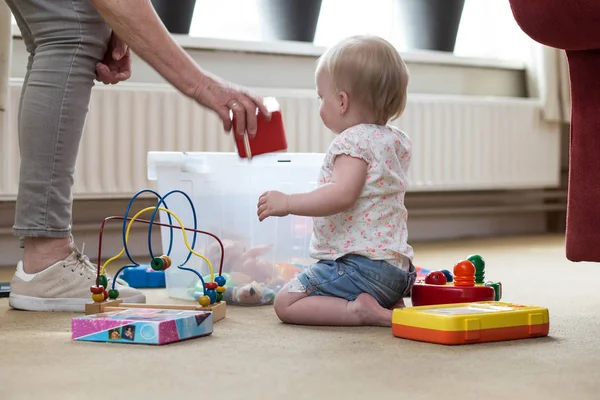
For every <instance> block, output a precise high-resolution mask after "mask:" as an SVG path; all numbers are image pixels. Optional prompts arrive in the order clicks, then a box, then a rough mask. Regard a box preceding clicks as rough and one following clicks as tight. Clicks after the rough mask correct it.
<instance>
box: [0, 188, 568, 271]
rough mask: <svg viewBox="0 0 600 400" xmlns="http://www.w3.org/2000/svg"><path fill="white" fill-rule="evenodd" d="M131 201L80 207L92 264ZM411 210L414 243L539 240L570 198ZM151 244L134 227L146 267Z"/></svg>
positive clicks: (551, 195)
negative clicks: (526, 237) (517, 237)
mask: <svg viewBox="0 0 600 400" xmlns="http://www.w3.org/2000/svg"><path fill="white" fill-rule="evenodd" d="M128 201H129V200H128V199H112V200H76V201H75V203H74V206H73V209H74V222H73V234H74V236H75V240H76V243H77V245H78V246H79V247H80V248H81V247H82V246H83V244H84V243H85V253H86V254H87V255H88V256H89V257H90V259H92V260H93V261H96V259H97V253H98V236H99V230H100V225H101V223H102V221H103V220H104V219H105V218H106V217H108V216H111V215H117V216H121V215H123V213H124V210H125V209H126V207H127V203H128ZM153 205H155V200H154V199H139V200H138V201H137V202H136V205H135V207H134V211H132V212H135V211H137V210H139V209H142V208H145V207H148V206H153ZM406 205H407V208H408V209H409V235H410V236H409V237H410V241H411V242H422V241H434V240H450V239H460V238H473V237H480V238H481V237H493V236H509V235H532V234H533V235H536V234H543V233H547V232H557V231H559V230H560V229H564V224H563V223H562V222H563V220H564V212H565V209H566V194H565V192H564V191H520V192H488V193H428V194H410V193H409V194H408V195H407V197H406ZM131 215H132V214H131ZM0 216H1V217H0V254H2V257H0V267H3V266H7V267H14V265H15V264H16V263H17V262H18V261H19V260H20V259H21V255H22V249H20V248H19V241H18V240H17V238H15V237H14V236H13V235H12V231H11V229H10V227H11V225H12V220H13V218H14V203H9V202H6V203H0ZM557 221H558V222H557ZM134 226H135V225H134ZM147 243H148V241H147V230H146V226H145V225H137V226H135V227H134V228H133V229H132V231H131V238H130V242H129V245H128V248H129V249H130V252H131V255H132V257H134V259H136V258H139V261H140V262H143V261H147V258H148V244H147ZM152 246H153V249H155V252H159V251H161V250H162V246H161V242H160V230H158V229H157V230H156V233H155V234H153V237H152ZM121 248H122V221H111V222H109V223H107V225H106V227H105V231H104V235H103V245H102V249H103V250H102V251H103V256H102V258H103V260H106V257H112V256H114V255H116V254H117V253H118V252H119V251H120V250H121ZM123 258H125V256H123Z"/></svg>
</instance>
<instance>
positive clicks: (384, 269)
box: [297, 254, 417, 308]
mask: <svg viewBox="0 0 600 400" xmlns="http://www.w3.org/2000/svg"><path fill="white" fill-rule="evenodd" d="M416 277H417V272H416V269H415V267H414V265H413V264H412V263H410V270H409V272H406V271H404V270H402V269H400V268H398V267H395V266H393V265H391V264H388V263H387V262H385V261H377V260H371V259H369V258H367V257H363V256H359V255H356V254H350V255H346V256H344V257H341V258H339V259H337V260H335V261H330V260H322V261H319V262H317V263H315V264H312V265H310V266H308V267H306V268H305V269H304V271H303V272H302V273H300V274H299V275H298V277H297V279H298V281H299V282H300V283H301V284H302V285H303V286H304V289H305V290H306V293H307V294H308V295H309V296H315V295H316V296H333V297H341V298H343V299H346V300H348V301H353V300H355V299H356V298H357V297H358V295H359V294H361V293H368V294H370V295H371V296H373V297H374V298H375V299H376V300H377V301H378V302H379V304H380V305H381V306H382V307H384V308H391V307H393V306H394V305H395V304H396V303H397V302H398V301H400V300H401V299H402V298H404V297H406V296H408V295H409V294H410V291H411V289H412V286H413V284H414V283H415V279H416Z"/></svg>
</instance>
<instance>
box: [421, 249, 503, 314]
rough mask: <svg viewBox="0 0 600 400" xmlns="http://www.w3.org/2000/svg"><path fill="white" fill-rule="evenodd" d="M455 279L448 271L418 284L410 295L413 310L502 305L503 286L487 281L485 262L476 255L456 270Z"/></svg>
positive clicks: (431, 276)
mask: <svg viewBox="0 0 600 400" xmlns="http://www.w3.org/2000/svg"><path fill="white" fill-rule="evenodd" d="M453 272H454V275H453V274H452V273H451V272H450V271H448V270H434V271H430V272H429V273H427V275H426V276H425V279H424V281H421V280H418V281H417V282H415V284H414V285H413V288H412V292H411V301H412V305H413V306H416V307H418V306H428V305H435V304H452V303H467V302H476V301H499V300H500V299H501V298H502V283H501V282H492V281H487V282H486V281H485V260H484V258H483V257H482V256H480V255H478V254H473V255H470V256H469V257H467V258H466V259H465V260H461V261H459V262H458V263H456V264H455V266H454V271H453Z"/></svg>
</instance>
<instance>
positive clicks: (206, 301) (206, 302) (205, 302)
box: [198, 296, 210, 307]
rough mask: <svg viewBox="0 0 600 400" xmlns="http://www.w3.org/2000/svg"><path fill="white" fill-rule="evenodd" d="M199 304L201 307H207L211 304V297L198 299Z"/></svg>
mask: <svg viewBox="0 0 600 400" xmlns="http://www.w3.org/2000/svg"><path fill="white" fill-rule="evenodd" d="M198 303H200V305H201V306H202V307H206V306H208V305H209V304H210V297H208V296H200V298H199V299H198Z"/></svg>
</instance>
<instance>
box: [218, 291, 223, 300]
mask: <svg viewBox="0 0 600 400" xmlns="http://www.w3.org/2000/svg"><path fill="white" fill-rule="evenodd" d="M219 301H223V293H217V302H219Z"/></svg>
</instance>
